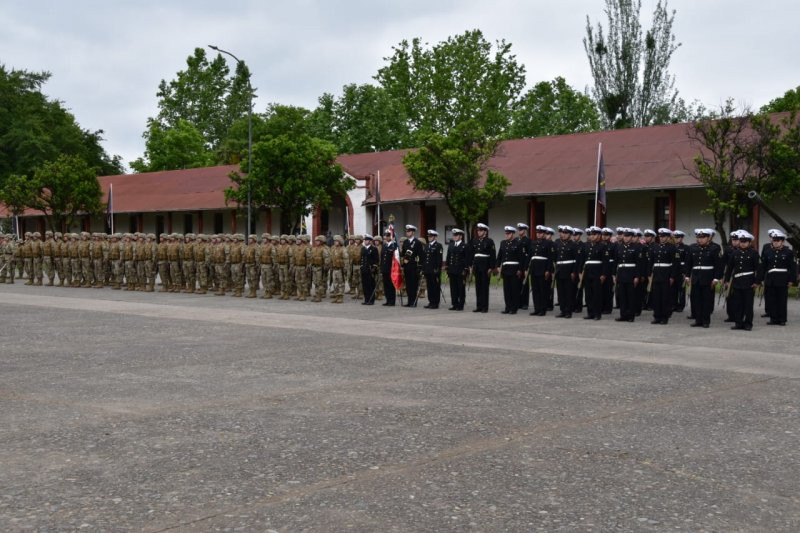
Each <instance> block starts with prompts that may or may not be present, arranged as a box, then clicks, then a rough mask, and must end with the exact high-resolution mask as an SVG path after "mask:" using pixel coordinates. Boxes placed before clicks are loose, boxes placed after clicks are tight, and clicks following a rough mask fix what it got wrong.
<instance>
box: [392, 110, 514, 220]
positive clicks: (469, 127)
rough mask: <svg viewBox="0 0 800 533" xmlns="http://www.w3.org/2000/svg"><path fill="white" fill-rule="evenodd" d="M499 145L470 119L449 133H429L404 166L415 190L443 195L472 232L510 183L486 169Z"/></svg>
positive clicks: (455, 213)
mask: <svg viewBox="0 0 800 533" xmlns="http://www.w3.org/2000/svg"><path fill="white" fill-rule="evenodd" d="M497 147H498V141H497V140H496V139H493V138H491V137H488V136H486V134H485V133H484V132H483V129H482V128H481V127H480V125H479V124H478V122H477V121H475V120H470V121H467V122H464V123H462V124H458V125H456V127H455V128H453V129H452V130H451V131H450V133H449V134H448V135H446V136H445V135H442V134H439V133H432V134H430V135H429V136H428V138H427V139H426V141H425V142H424V143H423V145H422V147H421V148H419V149H418V150H415V151H412V152H409V153H408V154H407V155H406V156H405V157H404V158H403V165H405V167H406V170H407V171H408V174H409V176H410V178H409V183H411V185H412V186H413V187H414V189H415V190H424V191H432V192H437V193H439V194H441V195H442V196H443V198H444V201H445V203H446V204H447V208H448V209H449V210H450V213H451V214H452V215H453V218H454V219H455V221H456V223H457V224H459V226H461V227H463V228H464V230H465V231H466V232H467V235H471V233H472V226H473V225H474V224H475V223H477V222H478V220H479V219H480V217H481V216H483V215H484V214H485V213H486V212H487V211H488V210H489V209H490V208H491V207H492V206H493V205H494V204H496V203H497V202H499V201H501V200H502V199H503V197H504V196H505V191H506V189H507V188H508V186H509V185H510V183H509V181H508V180H507V179H506V178H505V176H503V175H502V174H500V173H498V172H495V171H493V170H491V169H488V168H487V165H488V162H489V159H491V157H492V156H493V155H494V154H495V152H496V151H497Z"/></svg>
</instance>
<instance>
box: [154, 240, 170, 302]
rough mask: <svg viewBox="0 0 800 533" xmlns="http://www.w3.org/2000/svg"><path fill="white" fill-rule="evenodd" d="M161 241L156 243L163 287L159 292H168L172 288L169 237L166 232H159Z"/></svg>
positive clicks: (159, 272)
mask: <svg viewBox="0 0 800 533" xmlns="http://www.w3.org/2000/svg"><path fill="white" fill-rule="evenodd" d="M158 237H159V243H158V244H157V245H156V264H157V265H158V277H159V278H161V288H160V289H159V290H158V292H167V291H168V290H169V289H170V286H171V284H170V281H169V255H168V253H167V250H168V248H169V237H168V236H167V234H166V233H160V234H159V236H158Z"/></svg>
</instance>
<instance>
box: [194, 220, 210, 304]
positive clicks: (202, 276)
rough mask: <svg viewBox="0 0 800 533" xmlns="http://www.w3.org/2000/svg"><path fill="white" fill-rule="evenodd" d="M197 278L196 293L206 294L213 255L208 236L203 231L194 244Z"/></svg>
mask: <svg viewBox="0 0 800 533" xmlns="http://www.w3.org/2000/svg"><path fill="white" fill-rule="evenodd" d="M192 249H193V255H194V269H195V279H196V280H197V285H198V286H197V288H196V289H195V290H194V293H195V294H206V293H207V292H208V265H209V260H210V259H211V256H210V255H209V252H208V237H207V236H206V235H203V234H202V233H200V234H198V235H197V242H195V244H194V246H193V248H192Z"/></svg>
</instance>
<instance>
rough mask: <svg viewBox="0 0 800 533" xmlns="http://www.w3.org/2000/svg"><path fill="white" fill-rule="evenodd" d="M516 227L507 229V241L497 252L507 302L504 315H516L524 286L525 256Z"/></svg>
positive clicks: (498, 270) (498, 268)
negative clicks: (522, 286)
mask: <svg viewBox="0 0 800 533" xmlns="http://www.w3.org/2000/svg"><path fill="white" fill-rule="evenodd" d="M516 232H517V230H516V228H514V226H506V227H505V239H504V240H503V242H501V243H500V248H499V249H498V250H497V261H496V262H495V264H496V265H497V267H496V272H497V273H498V274H500V275H501V276H503V298H504V301H505V309H503V311H502V313H503V314H504V315H516V314H517V310H518V309H519V296H520V290H521V288H520V287H521V285H522V276H523V273H524V272H525V270H524V269H523V268H524V260H525V254H524V252H523V251H522V249H521V248H520V246H521V245H520V242H519V240H518V239H517V238H516V235H515V234H516Z"/></svg>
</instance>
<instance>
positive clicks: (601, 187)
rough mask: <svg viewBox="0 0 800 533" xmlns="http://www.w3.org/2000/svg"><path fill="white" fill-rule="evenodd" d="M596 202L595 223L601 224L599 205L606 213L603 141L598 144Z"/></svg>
mask: <svg viewBox="0 0 800 533" xmlns="http://www.w3.org/2000/svg"><path fill="white" fill-rule="evenodd" d="M594 204H595V205H594V223H595V224H597V225H601V224H600V220H599V219H598V217H597V208H598V206H599V207H600V208H601V209H602V213H603V214H604V215H605V214H606V169H605V165H604V164H603V143H600V144H599V145H598V146H597V185H596V186H595V193H594Z"/></svg>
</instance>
